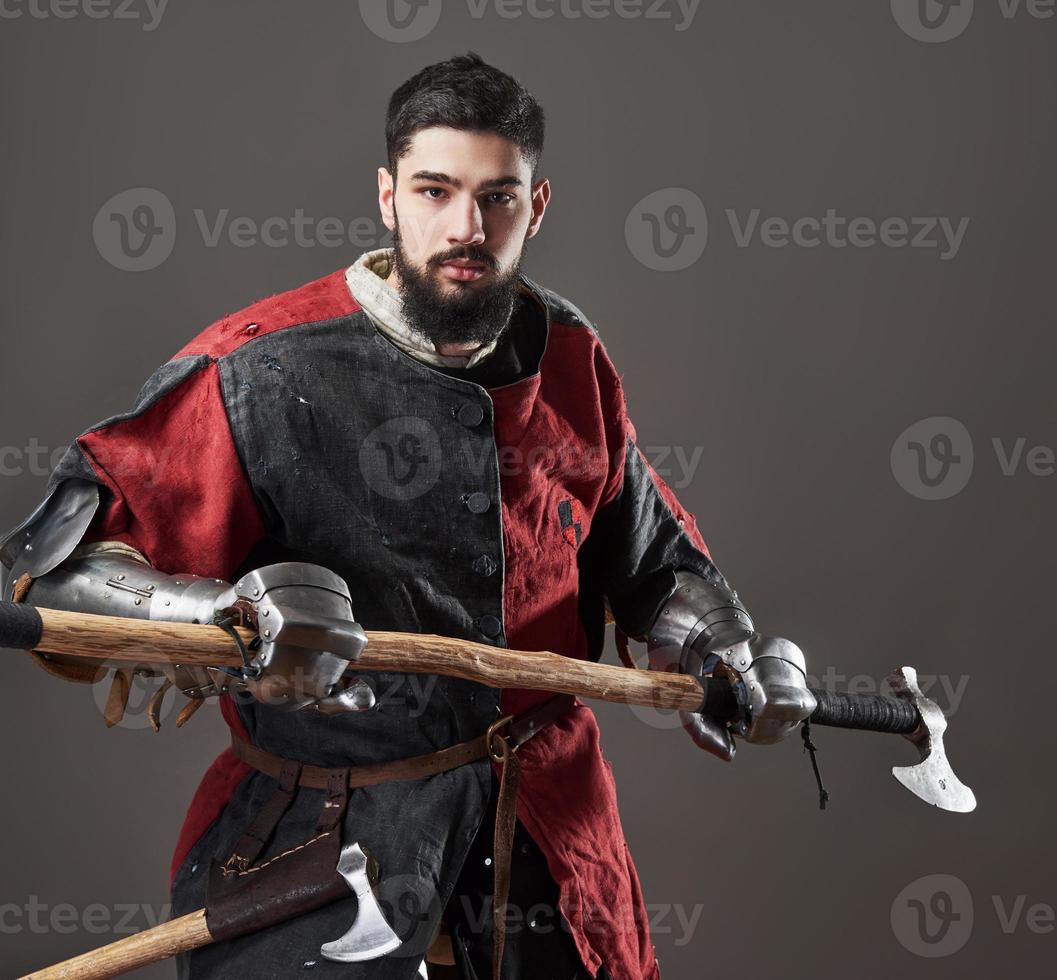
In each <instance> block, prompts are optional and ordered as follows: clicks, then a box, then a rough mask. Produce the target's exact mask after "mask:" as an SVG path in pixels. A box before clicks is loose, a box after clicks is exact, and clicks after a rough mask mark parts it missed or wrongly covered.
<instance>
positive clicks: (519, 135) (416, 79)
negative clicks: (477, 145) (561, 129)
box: [385, 51, 544, 178]
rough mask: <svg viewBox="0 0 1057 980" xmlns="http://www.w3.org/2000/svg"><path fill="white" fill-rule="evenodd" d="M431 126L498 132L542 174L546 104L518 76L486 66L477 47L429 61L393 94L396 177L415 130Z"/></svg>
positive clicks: (389, 129)
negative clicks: (398, 165) (445, 59)
mask: <svg viewBox="0 0 1057 980" xmlns="http://www.w3.org/2000/svg"><path fill="white" fill-rule="evenodd" d="M429 126H447V127H449V128H451V129H465V130H470V131H472V132H477V133H496V134H498V135H499V136H502V137H504V138H505V139H508V140H510V141H511V142H512V143H516V144H517V146H518V147H519V148H520V150H521V153H522V155H523V156H524V157H525V159H526V161H527V162H528V164H529V166H530V167H531V168H532V175H533V178H535V176H536V167H537V165H538V164H539V159H540V155H541V154H542V153H543V126H544V121H543V108H542V107H541V106H540V104H539V103H538V102H537V101H536V100H535V98H533V96H532V95H531V93H530V92H529V91H528V90H527V89H526V88H525V86H524V85H522V84H521V83H520V82H519V81H517V79H515V78H511V77H510V76H509V75H508V74H506V73H505V72H502V71H500V70H499V69H498V68H493V67H492V66H491V65H488V64H485V62H484V60H483V59H482V58H481V56H480V55H478V54H475V53H474V52H473V51H470V52H468V53H467V54H464V55H457V56H456V57H454V58H449V59H448V60H447V61H439V62H437V63H436V64H434V65H427V66H426V67H425V68H423V69H422V70H421V71H420V72H418V73H417V74H416V75H413V76H412V77H411V78H409V79H408V80H407V81H406V82H404V84H403V85H401V86H400V87H399V88H398V89H397V90H396V91H395V92H394V93H393V94H392V97H391V98H390V99H389V110H388V112H387V113H386V116H385V148H386V153H387V155H388V157H389V172H390V173H392V174H393V176H394V177H395V176H396V166H397V161H398V160H399V159H400V157H402V156H404V154H406V153H407V151H408V150H409V149H410V148H411V140H412V138H413V137H414V135H415V133H417V132H418V131H419V130H420V129H426V128H427V127H429Z"/></svg>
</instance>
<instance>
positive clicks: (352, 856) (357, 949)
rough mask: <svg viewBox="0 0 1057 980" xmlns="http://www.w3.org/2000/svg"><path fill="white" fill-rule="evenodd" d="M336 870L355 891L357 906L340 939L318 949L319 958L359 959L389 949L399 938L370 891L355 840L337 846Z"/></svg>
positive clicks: (353, 961) (364, 864) (369, 883)
mask: <svg viewBox="0 0 1057 980" xmlns="http://www.w3.org/2000/svg"><path fill="white" fill-rule="evenodd" d="M338 874H340V875H341V876H342V877H343V878H344V879H345V880H346V881H347V882H348V883H349V887H350V888H351V889H352V890H353V892H355V894H356V901H357V903H358V905H359V908H358V909H357V912H356V919H355V921H354V922H353V924H352V927H351V928H350V929H349V931H348V932H347V933H345V935H344V936H342V937H341V938H340V939H335V940H334V941H333V942H330V943H324V944H323V946H322V947H321V949H320V953H321V955H322V956H323V958H324V959H327V960H332V961H334V962H335V963H360V962H362V961H364V960H373V959H376V958H377V957H379V956H385V954H386V953H391V952H392V951H393V950H394V949H396V948H397V946H399V945H400V943H401V942H402V940H401V939H400V937H399V936H398V935H397V934H396V933H395V932H393V930H392V927H391V926H390V925H389V923H388V922H386V920H385V916H384V915H383V914H382V910H381V908H380V907H379V905H378V900H377V899H376V898H375V897H374V892H373V891H371V882H370V878H369V877H368V874H367V855H366V854H364V853H363V851H362V850H361V849H360V846H359V844H348V845H346V846H345V847H343V848H342V849H341V858H340V859H339V861H338Z"/></svg>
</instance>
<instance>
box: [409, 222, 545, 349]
mask: <svg viewBox="0 0 1057 980" xmlns="http://www.w3.org/2000/svg"><path fill="white" fill-rule="evenodd" d="M525 247H526V246H525V245H522V247H521V254H520V255H519V256H518V259H517V262H515V263H514V267H513V268H512V269H511V270H510V272H508V273H507V274H506V275H505V276H502V277H495V276H493V281H492V283H491V285H489V286H487V287H484V288H481V287H469V286H467V287H465V288H463V287H461V286H459V284H458V283H456V284H455V286H456V289H455V291H454V292H453V293H451V294H450V295H448V294H445V293H442V292H441V291H440V290H439V289H438V288H437V286H436V285H435V281H436V280H435V279H434V278H433V276H434V275H435V274H436V271H437V270H438V269H439V268H440V266H441V264H442V263H444V262H447V261H449V260H451V259H472V260H473V261H475V262H484V263H485V264H487V266H488V268H489V269H491V270H492V272H493V273H494V272H495V267H496V262H495V259H494V258H493V257H492V256H491V255H489V254H488V253H487V252H485V251H483V250H482V249H480V248H479V247H477V246H475V245H463V246H458V247H456V248H452V249H448V250H447V251H445V252H438V253H437V254H436V255H433V256H431V257H430V259H429V261H428V262H427V263H426V269H425V271H419V270H418V269H417V268H416V267H415V266H414V265H412V264H411V262H410V260H409V259H408V257H407V255H406V253H405V252H404V248H403V244H402V242H401V239H400V224H399V222H397V226H396V228H394V229H393V253H394V254H393V264H394V265H395V267H396V271H397V274H398V275H399V277H400V299H401V304H402V307H403V310H402V312H403V314H404V319H405V320H406V321H407V325H408V326H409V327H410V328H411V329H412V330H413V331H414V332H415V333H417V334H419V335H420V336H423V337H425V338H426V339H427V340H430V341H431V342H432V343H433V345H434V346H435V347H436V346H439V345H442V344H479V345H481V346H485V345H487V344H490V343H492V341H493V340H496V339H497V338H498V337H499V336H500V334H502V332H503V331H504V330H505V329H506V328H507V326H508V324H509V323H510V316H511V314H512V313H513V311H514V304H515V302H516V301H517V298H518V276H519V274H520V273H521V261H522V259H523V258H524V255H525Z"/></svg>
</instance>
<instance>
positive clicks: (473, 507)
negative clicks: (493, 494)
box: [462, 490, 492, 514]
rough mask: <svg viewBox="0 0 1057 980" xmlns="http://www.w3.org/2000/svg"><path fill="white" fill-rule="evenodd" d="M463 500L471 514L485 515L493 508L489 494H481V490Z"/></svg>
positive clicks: (469, 494)
mask: <svg viewBox="0 0 1057 980" xmlns="http://www.w3.org/2000/svg"><path fill="white" fill-rule="evenodd" d="M462 499H463V503H465V504H466V509H467V510H468V511H469V512H470V513H471V514H483V513H484V512H485V511H486V510H488V508H489V507H491V506H492V502H491V501H490V500H489V499H488V494H486V493H481V491H480V490H478V491H476V492H475V493H468V494H465V495H464V496H463V498H462Z"/></svg>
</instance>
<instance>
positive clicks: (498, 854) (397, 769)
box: [227, 694, 576, 980]
mask: <svg viewBox="0 0 1057 980" xmlns="http://www.w3.org/2000/svg"><path fill="white" fill-rule="evenodd" d="M575 703H576V698H575V697H574V696H573V695H571V694H556V695H555V696H554V697H552V698H549V699H548V700H546V701H544V702H543V703H542V704H539V705H537V706H536V707H534V708H531V709H529V710H528V711H526V712H525V713H524V714H521V715H517V716H514V715H506V716H504V717H503V718H499V719H498V720H496V721H495V722H493V723H492V724H491V725H490V726H489V728H488V731H487V732H485V734H484V735H479V736H478V737H477V738H472V739H469V740H468V741H466V742H459V743H458V744H456V745H452V746H449V747H448V748H446V749H440V750H439V751H437V752H429V753H427V754H425V755H415V756H411V757H410V758H407V759H396V760H394V761H392V762H381V763H372V764H369V765H364V766H349V767H341V768H326V767H323V766H310V765H305V764H303V763H301V762H298V761H297V760H294V759H284V758H283V757H282V756H278V755H272V754H271V753H270V752H265V751H264V750H263V749H261V748H259V747H258V746H256V745H253V744H251V743H250V742H247V741H245V740H243V739H241V738H239V737H238V736H237V735H236V734H235V733H234V732H232V734H231V748H232V750H233V751H234V753H235V755H236V756H237V757H238V758H239V759H241V760H242V761H243V762H245V763H246V764H247V765H249V766H251V767H252V768H254V769H256V770H257V771H258V772H263V773H264V774H265V775H268V776H271V777H272V778H273V779H275V780H277V781H278V783H279V786H278V787H277V788H276V791H275V794H274V795H273V796H272V798H271V799H269V800H268V802H267V803H265V804H264V806H262V807H261V809H260V810H259V811H258V813H257V815H256V817H255V818H254V820H253V822H252V823H251V824H250V826H249V827H248V828H247V829H246V831H245V832H244V833H243V835H242V837H241V839H240V840H239V842H238V844H236V846H235V850H234V852H233V853H232V855H231V857H229V858H228V860H227V866H228V867H232V868H237V869H239V870H245V869H246V868H248V867H249V866H250V865H251V864H252V863H253V861H255V860H256V859H257V857H258V855H259V854H260V853H261V851H262V850H263V848H264V845H265V844H266V843H267V841H268V839H269V838H270V837H271V835H272V831H273V830H274V829H275V826H276V824H277V823H278V822H279V819H280V818H281V817H282V815H283V814H284V813H285V812H286V810H287V808H288V807H289V805H290V803H291V801H292V800H293V797H294V794H295V793H296V791H297V787H298V786H305V787H308V788H310V789H322V790H327V791H328V797H329V798H330V799H331V801H334V800H340V801H341V803H340V806H341V809H342V810H343V809H344V805H345V799H346V797H347V792H348V790H350V789H359V788H362V787H364V786H377V785H378V784H379V783H386V782H391V781H393V780H400V779H422V778H423V777H425V776H433V775H436V774H437V773H440V772H446V771H447V770H449V769H454V768H456V767H457V766H462V765H465V764H466V763H468V762H475V761H477V760H478V759H483V758H485V757H488V758H490V759H491V760H492V761H493V762H495V763H496V764H498V765H500V766H502V775H501V777H500V780H499V798H498V801H497V804H496V817H495V865H494V868H495V879H494V880H495V886H494V895H493V905H492V908H493V935H494V948H493V960H494V968H493V971H492V975H493V977H494V978H495V980H500V976H501V969H502V963H503V946H504V944H505V940H506V904H507V899H508V897H509V894H510V856H511V855H510V852H511V849H512V847H513V843H514V826H515V820H516V818H517V788H518V782H519V780H520V775H521V767H520V763H519V762H518V760H517V757H516V755H515V753H516V751H517V749H518V747H519V746H520V745H523V744H524V743H525V742H527V741H528V740H529V739H530V738H532V736H533V735H535V734H536V732H538V731H540V730H541V729H542V728H544V727H545V726H546V725H549V724H550V723H551V722H552V721H554V720H555V719H556V718H559V717H561V716H562V715H563V714H565V713H566V712H567V711H569V710H570V709H572V708H573V706H574V705H575ZM328 805H329V806H330V807H331V809H330V813H329V814H328V815H327V823H328V824H330V825H333V823H334V822H335V818H336V817H339V816H340V814H335V813H334V803H333V802H331V803H330V804H328ZM321 826H322V824H321Z"/></svg>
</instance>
